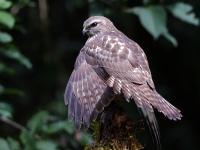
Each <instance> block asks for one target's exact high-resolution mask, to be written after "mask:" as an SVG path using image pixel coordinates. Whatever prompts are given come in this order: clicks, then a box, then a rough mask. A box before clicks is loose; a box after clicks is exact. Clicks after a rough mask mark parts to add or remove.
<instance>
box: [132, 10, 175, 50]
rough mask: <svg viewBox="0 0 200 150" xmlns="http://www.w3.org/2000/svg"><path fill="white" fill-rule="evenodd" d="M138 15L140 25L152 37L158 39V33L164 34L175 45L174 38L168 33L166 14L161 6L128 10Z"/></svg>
mask: <svg viewBox="0 0 200 150" xmlns="http://www.w3.org/2000/svg"><path fill="white" fill-rule="evenodd" d="M129 12H133V13H134V14H136V15H138V17H139V19H140V22H141V24H142V26H143V27H144V28H145V29H146V30H147V31H148V32H149V33H150V34H151V35H152V36H153V37H154V39H158V37H159V36H160V35H163V36H165V37H166V38H167V39H168V40H169V41H170V42H172V43H173V45H174V46H177V41H176V39H175V38H174V37H173V36H172V35H170V34H169V32H168V30H167V26H166V22H167V14H166V11H165V9H164V8H163V7H161V6H147V7H134V8H133V9H131V10H129Z"/></svg>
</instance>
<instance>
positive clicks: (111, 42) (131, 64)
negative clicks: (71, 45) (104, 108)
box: [83, 31, 181, 145]
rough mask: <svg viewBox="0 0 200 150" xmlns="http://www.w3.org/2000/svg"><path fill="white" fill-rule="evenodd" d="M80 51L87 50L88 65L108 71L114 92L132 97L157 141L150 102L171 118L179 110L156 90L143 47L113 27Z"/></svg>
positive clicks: (108, 82) (110, 84) (176, 116)
mask: <svg viewBox="0 0 200 150" xmlns="http://www.w3.org/2000/svg"><path fill="white" fill-rule="evenodd" d="M83 52H84V53H85V54H87V55H86V61H87V62H88V63H89V64H90V65H92V66H97V68H103V69H104V71H105V72H106V73H108V74H109V75H110V77H109V78H108V79H107V80H106V83H107V85H108V86H109V87H112V88H113V90H114V92H115V93H116V94H119V93H121V92H123V94H124V97H125V98H126V100H127V101H129V100H130V99H131V98H133V99H134V101H135V103H136V105H137V106H138V108H139V109H141V111H142V113H143V115H144V116H145V118H146V120H147V123H149V127H150V130H152V132H153V134H154V136H155V139H156V141H157V144H158V145H160V143H159V130H158V125H157V121H156V118H155V115H154V110H153V107H152V106H154V107H155V108H157V109H158V110H159V111H160V112H162V113H163V114H164V115H165V116H167V117H168V118H170V119H173V120H176V119H180V118H181V114H180V111H179V110H178V109H177V108H175V107H174V106H173V105H171V104H170V103H169V102H167V101H166V100H165V99H164V98H162V97H161V96H160V95H159V94H158V93H157V92H156V90H155V86H154V83H153V80H152V77H151V72H150V69H149V65H148V62H147V58H146V56H145V54H144V52H143V51H142V49H141V48H140V47H139V46H138V45H137V44H136V43H135V42H134V41H131V40H130V39H128V38H127V37H126V36H125V35H123V34H122V33H121V32H119V31H116V32H109V33H107V34H104V35H102V36H98V37H96V38H95V40H91V41H90V42H89V43H88V44H87V43H86V45H85V46H84V49H83Z"/></svg>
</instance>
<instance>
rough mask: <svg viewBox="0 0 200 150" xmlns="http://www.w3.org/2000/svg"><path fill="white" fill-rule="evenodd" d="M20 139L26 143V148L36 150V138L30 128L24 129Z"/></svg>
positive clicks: (25, 149) (26, 149)
mask: <svg viewBox="0 0 200 150" xmlns="http://www.w3.org/2000/svg"><path fill="white" fill-rule="evenodd" d="M20 139H21V141H22V143H23V145H24V150H36V144H35V139H34V138H33V135H32V134H30V132H28V130H26V129H23V130H22V132H21V134H20Z"/></svg>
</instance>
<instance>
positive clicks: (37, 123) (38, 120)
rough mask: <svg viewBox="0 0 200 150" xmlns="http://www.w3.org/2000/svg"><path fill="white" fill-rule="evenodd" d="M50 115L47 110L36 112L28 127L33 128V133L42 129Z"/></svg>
mask: <svg viewBox="0 0 200 150" xmlns="http://www.w3.org/2000/svg"><path fill="white" fill-rule="evenodd" d="M48 117H49V114H48V112H46V111H40V112H38V113H36V114H35V115H34V116H33V117H32V118H31V119H30V120H29V121H28V124H27V125H28V127H29V128H30V129H31V134H32V135H33V134H34V133H36V132H38V131H40V130H42V128H43V126H44V124H45V123H46V122H47V119H48Z"/></svg>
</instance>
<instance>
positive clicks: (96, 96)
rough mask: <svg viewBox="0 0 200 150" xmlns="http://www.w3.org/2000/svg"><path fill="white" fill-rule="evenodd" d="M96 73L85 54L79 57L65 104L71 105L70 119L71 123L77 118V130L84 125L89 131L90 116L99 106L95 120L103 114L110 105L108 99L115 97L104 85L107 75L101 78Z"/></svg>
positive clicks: (66, 94)
mask: <svg viewBox="0 0 200 150" xmlns="http://www.w3.org/2000/svg"><path fill="white" fill-rule="evenodd" d="M98 69H99V70H101V69H100V68H96V71H97V70H98ZM96 71H95V70H94V67H93V66H91V65H90V64H88V63H87V62H86V60H85V54H84V53H82V52H81V53H80V54H79V56H78V57H77V60H76V63H75V67H74V70H73V72H72V74H71V76H70V79H69V81H68V84H67V86H66V90H65V96H64V97H65V104H66V105H69V107H68V119H69V120H70V121H71V120H73V118H74V116H75V128H76V129H77V130H78V129H80V128H81V124H82V123H83V125H84V128H85V129H87V128H88V127H89V124H90V116H91V114H92V112H93V111H95V110H96V107H97V106H98V107H97V110H98V112H96V113H95V118H96V116H97V115H98V113H99V112H101V111H100V110H102V109H103V108H104V107H105V105H108V103H109V102H107V101H106V100H107V98H108V99H109V100H108V101H110V99H111V97H113V95H112V93H110V90H109V89H107V85H106V84H105V83H104V79H106V78H107V77H106V74H105V73H102V74H101V76H99V75H98V74H97V73H96ZM97 72H99V71H97ZM106 90H107V91H106ZM103 93H106V94H103ZM102 97H103V98H102ZM100 101H102V102H100ZM97 104H98V105H97ZM100 105H101V106H100Z"/></svg>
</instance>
